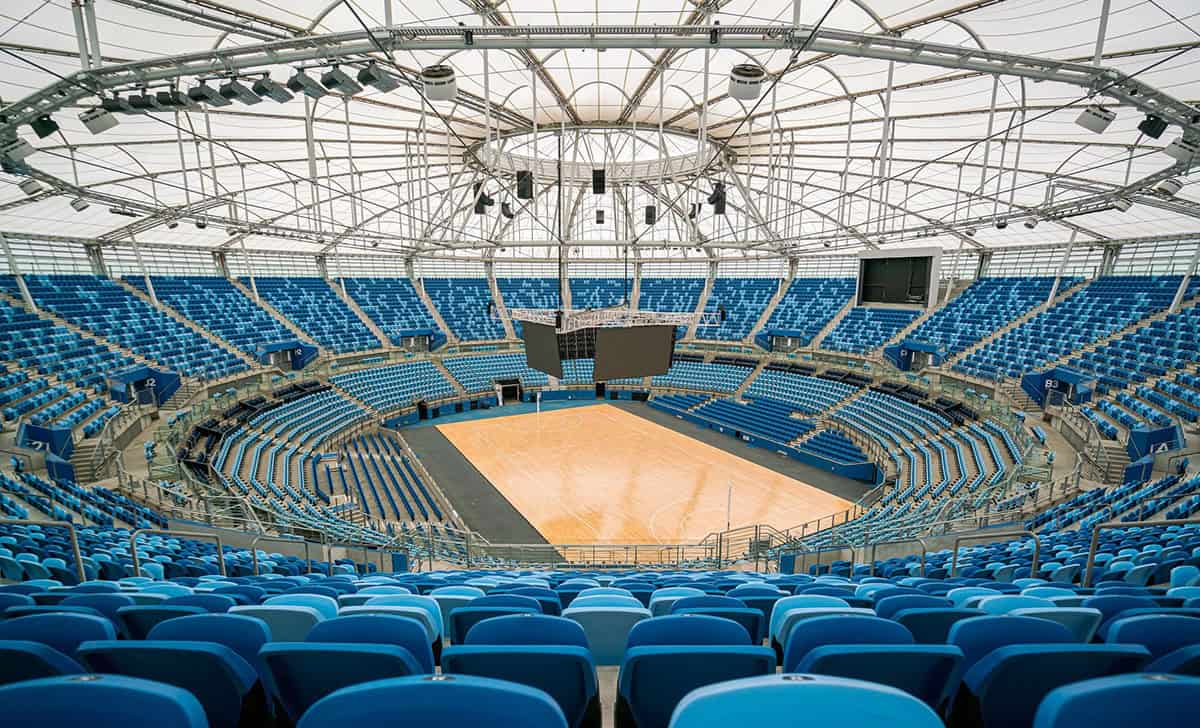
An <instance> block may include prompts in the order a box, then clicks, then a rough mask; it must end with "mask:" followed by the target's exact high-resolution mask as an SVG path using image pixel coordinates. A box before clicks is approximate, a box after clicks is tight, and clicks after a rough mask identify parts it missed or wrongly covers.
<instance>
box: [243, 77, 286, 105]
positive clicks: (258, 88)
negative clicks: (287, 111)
mask: <svg viewBox="0 0 1200 728" xmlns="http://www.w3.org/2000/svg"><path fill="white" fill-rule="evenodd" d="M250 90H251V91H253V92H254V93H256V94H258V95H259V96H260V97H264V98H268V99H271V100H272V101H277V102H279V103H281V104H286V103H287V102H289V101H291V100H292V98H293V97H292V92H291V91H288V90H287V89H286V88H284V87H283V84H281V83H278V82H276V81H273V80H271V77H270V76H263V77H262V78H260V79H258V80H257V81H255V82H254V83H253V84H252V85H251V86H250Z"/></svg>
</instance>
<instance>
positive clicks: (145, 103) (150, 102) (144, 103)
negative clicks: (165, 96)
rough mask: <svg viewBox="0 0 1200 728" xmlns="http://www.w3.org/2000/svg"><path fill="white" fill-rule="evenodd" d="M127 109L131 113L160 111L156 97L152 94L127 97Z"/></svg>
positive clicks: (143, 93)
mask: <svg viewBox="0 0 1200 728" xmlns="http://www.w3.org/2000/svg"><path fill="white" fill-rule="evenodd" d="M128 101H129V108H130V110H131V111H138V112H142V111H161V110H162V107H161V106H159V105H158V97H157V96H155V95H154V94H150V93H145V92H144V91H143V92H142V93H140V94H133V95H131V96H130V97H129V99H128Z"/></svg>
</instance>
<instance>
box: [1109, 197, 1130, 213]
mask: <svg viewBox="0 0 1200 728" xmlns="http://www.w3.org/2000/svg"><path fill="white" fill-rule="evenodd" d="M1113 207H1115V208H1116V209H1118V210H1120V211H1121V212H1128V211H1129V208H1131V207H1133V201H1132V200H1130V199H1127V198H1125V197H1118V198H1117V199H1115V200H1113Z"/></svg>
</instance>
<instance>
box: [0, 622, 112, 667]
mask: <svg viewBox="0 0 1200 728" xmlns="http://www.w3.org/2000/svg"><path fill="white" fill-rule="evenodd" d="M116 638H117V632H116V628H115V627H114V626H113V623H112V621H111V620H109V619H108V618H106V617H100V616H96V615H90V614H70V613H65V612H64V613H59V614H54V613H47V614H31V615H29V616H27V617H16V618H15V619H6V620H3V621H0V640H28V641H30V642H40V643H41V644H43V645H46V646H47V647H51V648H53V649H56V650H58V651H59V652H61V653H63V654H64V655H66V656H68V657H72V656H74V655H75V651H76V650H77V649H78V647H79V645H80V644H82V643H84V642H88V641H90V640H115V639H116Z"/></svg>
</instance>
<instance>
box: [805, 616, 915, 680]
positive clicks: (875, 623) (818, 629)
mask: <svg viewBox="0 0 1200 728" xmlns="http://www.w3.org/2000/svg"><path fill="white" fill-rule="evenodd" d="M913 642H914V640H913V636H912V633H911V632H909V631H908V628H906V627H905V626H904V625H901V624H899V623H897V622H893V621H891V620H889V619H883V618H881V617H868V616H863V615H858V614H845V615H842V614H837V615H830V616H827V617H813V618H812V619H806V620H804V621H803V622H800V623H799V624H797V625H796V627H795V628H794V629H792V631H791V634H789V635H788V641H787V645H786V646H785V647H784V652H783V671H784V672H794V671H795V666H796V665H798V664H800V662H801V660H803V659H804V657H805V656H806V655H808V653H809V652H811V651H812V650H814V649H816V648H818V647H822V646H824V645H857V644H862V645H869V644H875V645H911V644H913Z"/></svg>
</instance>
